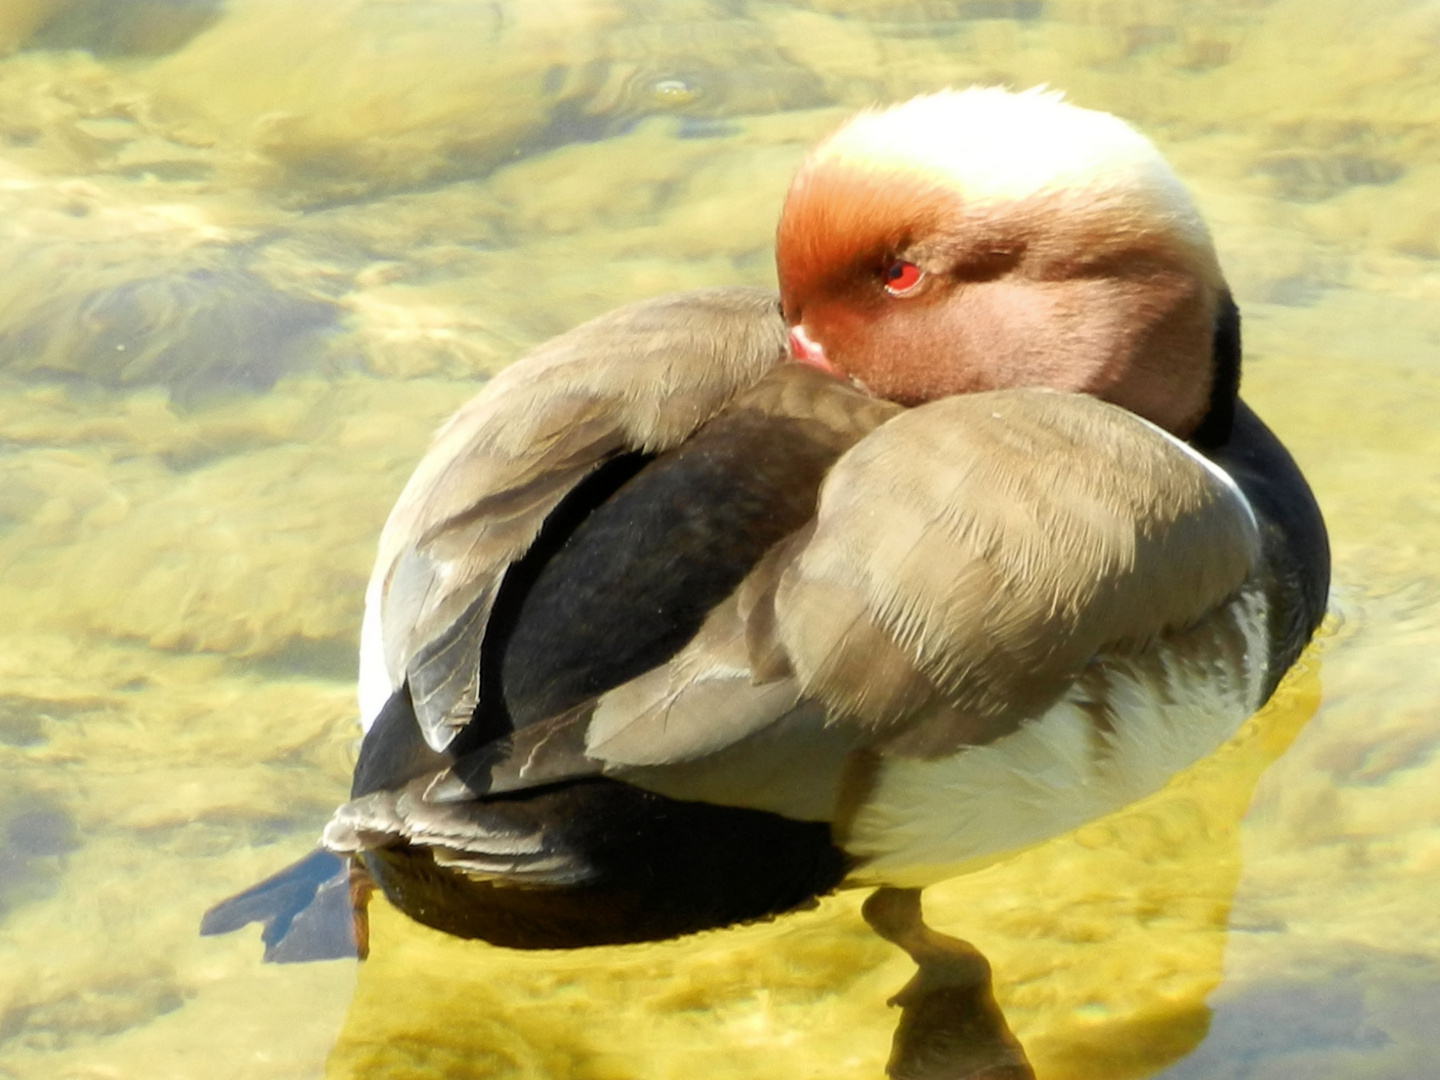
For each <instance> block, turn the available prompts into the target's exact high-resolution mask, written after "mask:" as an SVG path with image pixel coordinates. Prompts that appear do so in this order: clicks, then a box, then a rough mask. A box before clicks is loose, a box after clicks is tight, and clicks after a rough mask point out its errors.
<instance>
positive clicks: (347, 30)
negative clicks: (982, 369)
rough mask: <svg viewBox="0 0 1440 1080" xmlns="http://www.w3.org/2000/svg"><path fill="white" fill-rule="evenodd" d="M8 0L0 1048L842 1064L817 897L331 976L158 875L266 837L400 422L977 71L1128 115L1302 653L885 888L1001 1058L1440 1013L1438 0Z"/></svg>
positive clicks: (1171, 1050) (1058, 1074)
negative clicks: (1013, 835)
mask: <svg viewBox="0 0 1440 1080" xmlns="http://www.w3.org/2000/svg"><path fill="white" fill-rule="evenodd" d="M298 10H299V9H297V6H296V5H295V4H294V2H293V0H225V2H222V0H8V2H7V3H5V4H4V5H3V7H0V611H3V612H4V615H5V617H4V620H3V623H0V767H3V769H4V770H5V775H6V776H7V777H8V778H9V782H8V783H7V784H6V785H5V786H4V790H3V791H0V1077H3V1078H7V1080H9V1078H17V1080H19V1078H23V1080H31V1078H35V1080H40V1078H55V1077H61V1078H67V1080H68V1078H86V1080H89V1078H96V1080H99V1078H106V1080H112V1078H131V1077H133V1078H136V1080H142V1078H143V1080H168V1078H172V1077H173V1078H181V1077H200V1076H203V1077H206V1078H207V1080H209V1078H214V1080H224V1078H230V1077H233V1078H237V1080H238V1078H247V1080H248V1078H255V1080H272V1078H273V1080H279V1078H290V1077H295V1078H301V1077H317V1076H321V1075H325V1074H327V1073H328V1075H331V1076H334V1077H337V1078H338V1077H416V1078H419V1077H441V1076H446V1077H453V1076H477V1077H478V1076H486V1077H488V1076H500V1077H511V1076H513V1077H527V1078H529V1077H533V1078H537V1080H538V1078H547V1080H548V1078H561V1077H564V1078H586V1080H589V1078H594V1080H602V1078H603V1080H620V1078H629V1077H634V1078H637V1080H652V1078H667V1077H687V1076H697V1075H703V1076H705V1077H707V1078H711V1077H714V1078H719V1077H732V1076H733V1077H737V1078H739V1077H756V1078H760V1077H776V1078H782V1077H783V1078H795V1077H806V1076H815V1077H822V1076H823V1077H834V1076H856V1077H862V1076H864V1077H878V1076H879V1075H880V1074H881V1068H882V1065H883V1062H884V1059H885V1055H886V1052H887V1048H888V1043H889V1039H890V1033H891V1030H892V1029H893V1025H894V1021H895V1015H894V1013H893V1012H892V1011H890V1010H887V1009H886V1007H885V1004H884V1002H885V999H886V998H887V997H888V996H889V995H890V994H892V993H894V992H895V991H896V990H897V989H899V987H900V986H901V985H902V984H903V983H904V981H905V980H906V979H907V978H908V977H909V974H910V966H909V964H908V961H906V960H905V959H904V958H903V957H902V956H901V955H900V954H899V953H898V952H897V951H896V950H894V949H892V948H890V947H889V946H887V945H885V944H884V943H883V942H880V941H878V940H877V939H876V938H875V937H874V936H873V935H871V934H870V933H869V931H868V930H867V929H866V927H865V926H864V924H863V923H862V922H861V921H860V919H859V917H858V900H859V898H858V897H856V896H853V895H842V896H839V897H836V898H832V899H830V900H828V901H826V902H825V903H823V904H822V905H821V906H820V907H819V908H818V909H817V910H816V911H813V912H808V913H802V914H799V915H796V916H794V917H791V918H787V919H784V920H781V921H778V922H776V923H774V924H770V925H766V926H759V927H751V928H744V929H741V930H738V931H733V932H725V933H717V934H708V935H701V936H699V937H696V938H693V939H687V940H685V941H681V942H675V943H669V944H665V945H657V946H650V947H644V948H631V949H608V950H594V951H589V952H585V953H576V954H539V955H520V954H516V953H511V952H506V951H504V950H497V949H493V948H490V947H488V946H484V945H479V944H474V943H463V942H453V941H448V940H446V939H443V938H441V937H439V936H438V935H435V934H433V933H430V932H429V931H425V930H423V929H422V928H419V927H416V926H414V925H412V924H410V923H408V922H406V921H405V920H404V919H403V918H401V917H400V916H398V915H395V914H394V913H393V912H388V911H387V910H386V909H384V908H383V906H382V907H379V908H378V909H377V910H376V911H375V912H374V929H375V951H374V954H373V956H372V959H371V960H370V961H369V962H368V963H367V964H365V965H364V966H363V967H360V968H359V969H358V970H357V967H356V965H354V964H350V963H343V962H332V963H326V964H319V965H312V966H305V967H293V966H291V967H266V966H261V965H260V964H259V963H258V956H259V952H260V948H259V944H258V942H257V940H256V937H255V934H254V932H253V931H252V932H250V933H245V934H240V935H236V936H233V937H228V938H219V939H204V940H202V939H200V938H198V937H197V936H196V926H197V923H198V919H199V915H200V912H201V911H203V910H204V909H205V908H206V907H207V906H208V905H209V904H210V903H212V902H213V901H214V900H216V899H217V898H219V897H222V896H225V895H227V894H229V893H231V892H233V891H235V890H236V889H238V888H240V887H242V886H244V885H246V884H248V883H250V882H251V881H254V880H256V879H257V878H259V877H262V876H264V875H266V874H268V873H269V872H271V871H273V870H274V869H276V868H277V867H279V866H281V865H283V864H285V863H286V862H288V861H290V860H291V859H293V858H295V857H298V856H299V855H301V854H303V853H304V852H305V851H306V850H308V849H309V847H310V846H311V844H312V843H313V839H314V836H315V834H316V831H317V830H318V828H319V826H320V824H321V823H323V821H324V820H325V818H326V817H327V816H328V813H329V811H330V809H331V807H333V805H335V804H336V803H337V802H338V801H340V800H341V799H342V798H343V797H344V794H345V791H346V788H347V783H348V773H349V768H350V764H351V761H352V759H353V754H354V749H355V737H356V733H355V731H354V728H353V697H352V688H351V680H352V678H353V652H354V648H353V643H354V640H355V638H356V634H357V628H358V624H359V615H360V602H361V594H362V591H363V587H364V581H365V577H366V574H367V571H368V567H369V561H370V558H371V556H372V553H373V545H374V542H375V538H376V535H377V533H378V530H379V527H380V524H381V522H382V521H383V519H384V515H385V512H386V510H387V509H388V506H389V504H390V502H391V501H392V499H393V498H394V496H395V495H396V493H398V491H399V488H400V486H401V484H403V482H404V480H405V477H406V476H407V474H408V472H409V469H410V468H411V467H412V465H413V464H414V462H415V461H416V460H417V458H418V456H419V454H420V453H421V451H422V450H423V448H424V446H425V443H426V440H427V438H428V434H429V432H430V431H431V430H432V429H433V427H434V426H435V424H437V423H438V422H439V421H440V420H441V419H442V418H443V417H444V416H445V415H446V414H447V413H448V412H449V411H451V410H452V409H453V408H455V407H456V406H457V405H458V404H459V403H460V402H462V401H464V400H465V399H466V398H467V397H469V396H470V395H471V394H472V393H473V392H474V391H475V389H476V388H477V387H478V386H479V385H480V384H481V383H482V382H483V380H484V379H485V378H486V377H487V376H488V375H489V374H491V373H493V372H494V371H496V370H498V369H499V368H501V367H503V366H504V365H505V364H506V363H508V362H509V361H511V360H512V359H514V358H515V357H516V356H517V355H519V354H520V353H521V352H522V351H523V350H524V349H525V348H526V347H527V346H529V345H531V344H533V343H535V342H537V341H540V340H542V339H544V338H545V337H547V336H549V335H551V334H553V333H556V332H558V331H560V330H562V329H564V328H566V327H568V326H570V325H572V324H573V323H575V322H576V321H578V320H580V319H582V318H585V317H588V316H590V315H593V314H596V313H598V312H600V311H603V310H605V309H607V308H609V307H612V306H614V305H616V304H619V303H622V302H625V301H628V300H632V299H636V298H639V297H643V296H648V295H652V294H654V293H657V292H661V291H665V290H669V289H677V288H686V287H691V286H697V285H707V284H724V283H770V282H771V281H772V280H773V279H772V270H771V264H770V244H771V233H772V229H773V224H774V221H775V217H776V214H777V211H778V207H779V202H780V197H781V194H782V193H783V191H784V187H785V185H786V183H787V181H788V179H789V175H790V173H791V171H792V170H793V169H794V167H795V165H796V164H797V163H798V161H799V160H800V157H801V156H802V155H803V153H804V150H805V148H806V147H807V146H808V145H810V144H811V143H812V142H813V141H815V140H816V139H817V138H819V137H821V136H822V135H823V134H824V133H826V132H827V131H829V130H830V129H832V128H833V127H834V126H835V125H836V124H837V123H838V122H839V121H840V119H842V118H843V117H844V116H845V115H846V114H847V113H848V112H850V111H853V110H854V109H856V108H859V107H862V106H864V105H867V104H870V103H872V102H877V101H890V100H897V99H902V98H904V97H905V96H907V95H909V94H912V93H916V92H919V91H923V90H929V89H935V88H938V87H941V86H945V85H965V84H968V83H971V82H976V81H985V82H995V81H999V82H1004V83H1007V84H1009V85H1011V86H1015V87H1025V86H1029V85H1033V84H1036V83H1040V82H1047V83H1050V84H1051V85H1053V86H1056V87H1059V88H1063V89H1065V90H1066V91H1067V92H1068V93H1069V95H1070V96H1071V98H1072V99H1073V100H1075V101H1077V102H1079V103H1080V104H1083V105H1087V106H1092V107H1096V108H1102V109H1107V110H1110V111H1113V112H1116V113H1119V114H1120V115H1122V116H1124V117H1125V118H1127V119H1128V120H1130V121H1131V122H1133V123H1135V124H1136V125H1137V126H1139V127H1140V128H1141V129H1142V130H1144V131H1145V132H1146V133H1147V134H1149V135H1150V136H1152V137H1153V138H1154V139H1155V140H1156V141H1157V142H1158V143H1159V144H1160V146H1161V148H1162V149H1163V150H1164V151H1165V153H1166V154H1167V155H1168V156H1169V157H1170V158H1171V160H1172V161H1173V162H1174V164H1175V165H1176V167H1177V169H1178V171H1179V172H1180V173H1181V175H1182V176H1183V177H1184V178H1185V179H1186V181H1187V182H1188V183H1189V184H1190V185H1191V186H1192V188H1193V190H1194V191H1195V193H1196V196H1197V198H1198V200H1199V202H1200V205H1201V207H1202V209H1203V210H1204V211H1205V213H1206V214H1207V216H1208V218H1209V220H1210V222H1211V224H1212V227H1213V229H1214V232H1215V235H1216V240H1217V244H1218V247H1219V249H1220V252H1221V257H1222V260H1223V262H1224V265H1225V267H1226V270H1227V274H1228V276H1229V279H1230V281H1231V284H1232V285H1233V287H1234V289H1235V292H1236V295H1237V298H1238V299H1239V301H1240V303H1241V306H1242V309H1243V311H1244V313H1245V335H1246V341H1247V352H1246V371H1245V394H1246V396H1247V398H1248V399H1249V400H1250V402H1251V403H1252V404H1253V405H1255V406H1256V408H1257V409H1258V410H1259V411H1260V412H1261V414H1262V415H1263V416H1264V417H1265V418H1266V419H1267V420H1268V421H1269V422H1270V423H1271V424H1272V426H1274V427H1275V428H1276V430H1277V431H1278V432H1279V433H1280V434H1281V436H1282V437H1283V438H1284V439H1285V440H1286V442H1287V443H1288V444H1289V445H1290V446H1291V448H1292V449H1293V451H1294V452H1295V454H1296V457H1297V458H1298V459H1299V461H1300V462H1301V464H1302V466H1303V467H1304V469H1305V470H1306V472H1307V474H1308V475H1309V477H1310V479H1311V481H1312V483H1313V485H1314V487H1315V489H1316V491H1317V494H1318V495H1319V498H1320V500H1321V503H1322V505H1323V507H1324V509H1325V512H1326V514H1327V517H1328V519H1329V522H1330V526H1331V532H1332V540H1333V543H1334V548H1335V557H1336V572H1335V579H1336V584H1335V593H1334V603H1333V608H1334V616H1333V617H1332V619H1331V622H1330V624H1329V630H1328V634H1327V637H1326V640H1325V641H1324V642H1323V644H1322V647H1321V648H1320V649H1319V650H1317V651H1316V652H1315V653H1314V654H1313V655H1311V656H1310V657H1309V659H1308V660H1307V662H1306V663H1305V665H1304V667H1303V670H1301V671H1300V672H1298V673H1297V675H1296V676H1295V677H1294V678H1293V679H1292V680H1291V681H1290V683H1288V684H1287V686H1286V687H1285V688H1284V689H1283V690H1282V692H1281V694H1280V695H1279V697H1278V698H1277V701H1276V702H1275V703H1274V704H1272V706H1271V707H1269V708H1267V709H1266V710H1265V711H1264V712H1263V713H1262V714H1261V715H1260V716H1259V717H1257V718H1256V719H1255V720H1254V721H1252V722H1251V723H1250V724H1249V725H1247V727H1246V728H1245V730H1244V731H1243V732H1242V733H1241V735H1240V737H1238V738H1237V739H1236V740H1235V741H1234V742H1233V743H1232V744H1231V745H1229V746H1227V747H1226V748H1225V749H1224V750H1222V751H1221V752H1220V753H1219V754H1218V755H1216V757H1215V758H1213V759H1211V760H1209V761H1206V762H1203V763H1201V764H1200V765H1198V766H1197V767H1196V768H1194V769H1192V770H1190V772H1188V773H1187V774H1185V775H1184V776H1182V777H1180V778H1177V780H1176V782H1175V783H1174V784H1173V785H1172V786H1171V788H1169V789H1167V791H1165V792H1162V793H1161V794H1160V795H1158V796H1156V797H1155V798H1153V799H1151V800H1147V802H1145V803H1144V804H1141V805H1140V806H1138V807H1135V808H1132V809H1130V810H1127V811H1125V812H1123V813H1121V814H1118V815H1115V816H1114V817H1112V818H1109V819H1106V820H1105V821H1102V822H1098V823H1095V824H1093V825H1090V826H1087V827H1085V828H1083V829H1081V830H1079V831H1078V832H1077V833H1075V834H1073V835H1071V836H1068V837H1062V838H1060V839H1058V840H1056V841H1054V842H1052V843H1050V844H1047V845H1044V846H1042V847H1040V848H1037V849H1035V850H1033V851H1030V852H1027V853H1025V854H1024V855H1022V856H1020V857H1018V858H1016V859H1014V860H1012V861H1010V862H1008V863H1005V864H1002V865H999V866H996V867H993V868H992V869H990V870H987V871H985V872H983V873H981V874H977V875H973V876H971V877H968V878H964V879H960V880H957V881H954V882H951V883H949V884H947V885H945V886H942V887H939V888H936V889H933V890H931V891H930V892H929V893H927V914H928V916H929V918H930V921H931V923H932V924H934V925H935V926H937V927H939V928H941V929H944V930H946V931H948V932H950V933H954V934H957V935H960V936H963V937H965V938H967V939H969V940H971V941H973V942H975V943H976V944H977V945H978V946H979V947H980V948H981V949H982V950H983V951H984V952H985V954H986V955H987V956H988V957H989V958H990V960H991V962H992V964H993V966H994V970H995V987H996V993H997V995H998V997H999V999H1000V1002H1001V1004H1002V1006H1003V1007H1004V1009H1005V1011H1006V1014H1007V1016H1008V1017H1009V1019H1010V1022H1011V1025H1012V1027H1013V1028H1014V1030H1015V1032H1016V1034H1017V1035H1018V1036H1019V1037H1020V1038H1021V1040H1022V1041H1023V1042H1024V1044H1025V1046H1026V1048H1027V1050H1028V1051H1029V1053H1030V1055H1031V1058H1032V1060H1033V1061H1034V1063H1035V1065H1036V1068H1037V1073H1038V1075H1039V1076H1040V1077H1041V1078H1042V1080H1060V1078H1066V1080H1070V1078H1073V1080H1082V1078H1083V1080H1117V1078H1121V1080H1123V1078H1128V1077H1136V1078H1139V1077H1165V1078H1166V1080H1209V1078H1214V1080H1220V1078H1225V1080H1233V1078H1242V1080H1251V1078H1254V1080H1262V1078H1264V1080H1280V1078H1282V1077H1284V1078H1288V1077H1294V1076H1305V1077H1314V1078H1325V1077H1334V1078H1336V1080H1341V1078H1343V1080H1419V1078H1421V1077H1429V1076H1432V1075H1434V1066H1433V1065H1432V1061H1433V1059H1434V1058H1435V1057H1436V1056H1437V1055H1440V1045H1437V1044H1440V1038H1437V1036H1436V1034H1435V1031H1434V1022H1433V1018H1434V1017H1435V1016H1436V1015H1437V1013H1440V906H1437V905H1436V903H1435V901H1434V897H1435V896H1436V895H1437V886H1440V760H1437V758H1436V753H1435V751H1436V748H1437V745H1440V705H1437V701H1440V665H1437V664H1436V660H1435V658H1436V656H1437V655H1440V614H1437V611H1440V608H1437V601H1440V421H1437V417H1440V203H1437V202H1436V200H1435V196H1434V193H1435V192H1436V191H1440V60H1437V57H1440V8H1437V7H1436V6H1435V4H1433V3H1429V2H1423V0H1372V2H1370V3H1367V4H1364V5H1355V4H1352V3H1344V2H1341V0H1274V2H1265V0H1228V2H1221V0H1212V2H1202V3H1195V2H1181V0H1133V2H1127V3H1112V2H1105V0H888V2H881V0H815V2H812V3H799V2H796V3H782V2H778V0H775V2H761V0H730V2H721V0H715V2H708V3H707V2H701V0H666V2H661V0H627V2H623V3H622V2H620V0H500V2H480V0H428V2H426V0H323V2H319V3H308V4H305V5H304V14H303V16H301V15H298V14H297V11H298Z"/></svg>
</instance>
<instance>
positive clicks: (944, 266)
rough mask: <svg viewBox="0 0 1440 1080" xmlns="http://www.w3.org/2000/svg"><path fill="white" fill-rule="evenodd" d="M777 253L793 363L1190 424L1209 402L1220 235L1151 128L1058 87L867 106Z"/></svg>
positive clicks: (814, 183)
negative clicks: (1111, 406)
mask: <svg viewBox="0 0 1440 1080" xmlns="http://www.w3.org/2000/svg"><path fill="white" fill-rule="evenodd" d="M776 257H777V262H778V272H779V278H780V294H781V301H782V305H783V308H784V313H785V319H786V322H787V323H788V324H789V325H790V327H791V345H792V351H793V352H794V353H795V355H796V357H797V358H798V359H801V360H805V361H807V362H809V363H812V364H815V365H817V366H820V367H823V368H826V369H828V370H831V371H833V372H835V373H837V374H841V375H843V376H846V377H848V378H850V379H853V380H854V381H855V382H856V383H858V384H859V385H861V386H862V387H863V388H864V389H866V390H868V391H869V392H870V393H873V394H875V395H877V396H879V397H884V398H889V399H891V400H894V401H898V402H900V403H902V404H917V403H920V402H923V401H929V400H932V399H934V398H938V397H944V396H946V395H950V394H960V393H968V392H973V391H978V390H993V389H1001V388H1006V387H1024V386H1034V387H1049V388H1052V389H1055V390H1062V391H1070V392H1076V393H1085V394H1091V395H1094V396H1096V397H1100V398H1103V399H1105V400H1107V401H1111V402H1113V403H1115V404H1117V405H1120V406H1123V407H1124V408H1126V409H1129V410H1131V411H1132V412H1135V413H1138V414H1139V415H1140V416H1143V417H1145V418H1146V419H1148V420H1151V421H1152V422H1154V423H1156V424H1159V425H1160V426H1161V427H1164V428H1165V429H1167V430H1168V431H1170V432H1172V433H1174V434H1176V435H1178V436H1180V437H1181V438H1188V437H1190V436H1191V435H1192V434H1193V433H1194V432H1195V430H1196V428H1197V427H1198V426H1199V425H1200V423H1201V421H1202V419H1203V418H1204V417H1205V416H1206V415H1207V413H1208V412H1209V411H1210V407H1211V397H1212V387H1213V386H1214V385H1215V384H1216V380H1217V373H1216V364H1215V333H1216V316H1217V312H1218V311H1219V310H1220V309H1221V306H1222V304H1228V298H1227V295H1226V293H1225V283H1224V279H1223V278H1222V276H1221V273H1220V268H1219V263H1218V261H1217V259H1216V256H1215V249H1214V246H1213V245H1212V243H1211V241H1210V235H1209V232H1208V230H1207V229H1206V228H1205V224H1204V222H1203V221H1202V220H1201V218H1200V214H1199V212H1198V211H1197V210H1196V208H1195V205H1194V203H1193V202H1192V201H1191V198H1190V196H1189V193H1188V192H1187V191H1186V190H1185V188H1184V186H1183V185H1182V184H1181V183H1180V181H1179V180H1178V179H1177V178H1176V176H1175V174H1174V173H1173V172H1171V170H1170V168H1169V166H1167V165H1166V163H1165V161H1164V160H1163V159H1162V158H1161V156H1160V154H1159V152H1158V151H1157V150H1156V149H1155V147H1154V146H1152V145H1151V144H1150V142H1149V141H1148V140H1146V139H1145V138H1144V137H1142V136H1141V135H1139V134H1138V133H1136V132H1135V131H1134V130H1132V129H1131V128H1130V127H1128V126H1127V125H1126V124H1125V123H1123V122H1122V121H1120V120H1118V119H1116V118H1115V117H1113V116H1110V115H1108V114H1105V113H1099V112H1092V111H1090V110H1088V109H1081V108H1078V107H1077V106H1074V105H1070V104H1067V103H1066V102H1065V101H1063V100H1062V99H1061V97H1060V95H1059V94H1056V93H1050V92H1046V91H1043V90H1031V91H1028V92H1026V93H1021V94H1014V93H1010V92H1008V91H1005V90H1001V89H993V88H983V89H980V88H977V89H970V90H961V91H953V90H952V91H943V92H941V93H938V94H932V95H929V96H926V97H919V98H915V99H914V100H912V101H909V102H907V103H905V104H903V105H899V106H896V107H894V108H891V109H888V110H885V111H883V112H869V113H864V114H862V115H860V116H858V117H856V118H855V119H854V120H852V121H850V122H849V123H848V124H847V125H846V126H845V127H843V128H841V129H840V131H838V132H837V133H836V134H834V135H833V136H831V137H830V138H829V139H828V140H826V141H825V142H824V143H822V144H821V145H820V146H819V147H817V148H816V149H815V150H814V151H813V152H812V153H811V155H810V157H809V158H808V159H807V160H806V162H805V164H804V165H803V166H802V167H801V169H800V172H799V174H798V175H797V176H796V177H795V180H794V182H793V183H792V184H791V186H790V192H789V194H788V196H787V197H786V201H785V208H784V211H783V213H782V215H781V218H780V225H779V230H778V235H777V239H776ZM1232 392H1233V391H1232Z"/></svg>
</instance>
